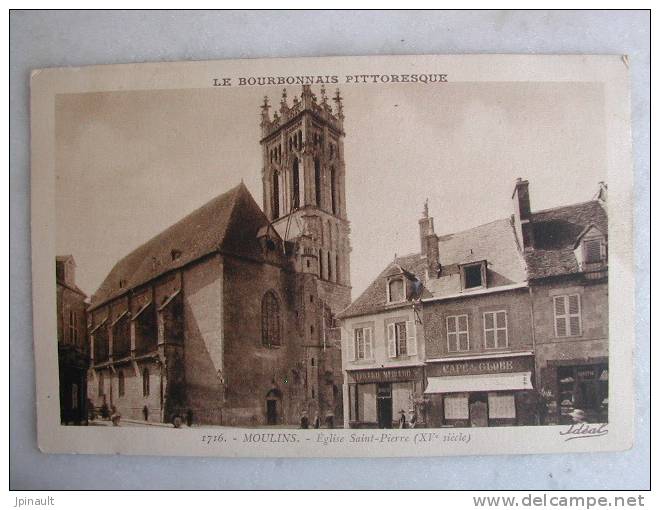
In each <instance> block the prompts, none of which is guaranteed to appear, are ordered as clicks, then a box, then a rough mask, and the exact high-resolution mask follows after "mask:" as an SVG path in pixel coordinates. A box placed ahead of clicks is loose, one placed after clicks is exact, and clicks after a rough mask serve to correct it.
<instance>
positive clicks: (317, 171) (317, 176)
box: [314, 158, 321, 207]
mask: <svg viewBox="0 0 660 510" xmlns="http://www.w3.org/2000/svg"><path fill="white" fill-rule="evenodd" d="M314 189H315V191H316V206H317V207H321V163H320V162H319V158H315V159H314Z"/></svg>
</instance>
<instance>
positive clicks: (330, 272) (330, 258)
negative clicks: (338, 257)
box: [328, 252, 332, 281]
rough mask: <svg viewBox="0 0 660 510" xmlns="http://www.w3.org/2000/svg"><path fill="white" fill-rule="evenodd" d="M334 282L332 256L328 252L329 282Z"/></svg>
mask: <svg viewBox="0 0 660 510" xmlns="http://www.w3.org/2000/svg"><path fill="white" fill-rule="evenodd" d="M330 280H332V256H331V255H330V252H328V281H330Z"/></svg>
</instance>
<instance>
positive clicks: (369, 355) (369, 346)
mask: <svg viewBox="0 0 660 510" xmlns="http://www.w3.org/2000/svg"><path fill="white" fill-rule="evenodd" d="M372 339H373V330H372V329H371V328H364V358H365V359H373V357H374V354H373V353H374V344H373V340H372Z"/></svg>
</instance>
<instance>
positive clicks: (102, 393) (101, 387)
mask: <svg viewBox="0 0 660 510" xmlns="http://www.w3.org/2000/svg"><path fill="white" fill-rule="evenodd" d="M103 379H104V377H103V372H99V393H98V395H99V397H102V396H103V395H105V388H104V385H105V381H104V380H103Z"/></svg>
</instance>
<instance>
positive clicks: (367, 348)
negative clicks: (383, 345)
mask: <svg viewBox="0 0 660 510" xmlns="http://www.w3.org/2000/svg"><path fill="white" fill-rule="evenodd" d="M372 338H373V334H372V329H371V328H356V329H355V330H354V331H353V340H354V345H355V354H354V358H353V359H357V360H360V359H372V357H373V345H372V342H373V340H372Z"/></svg>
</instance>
